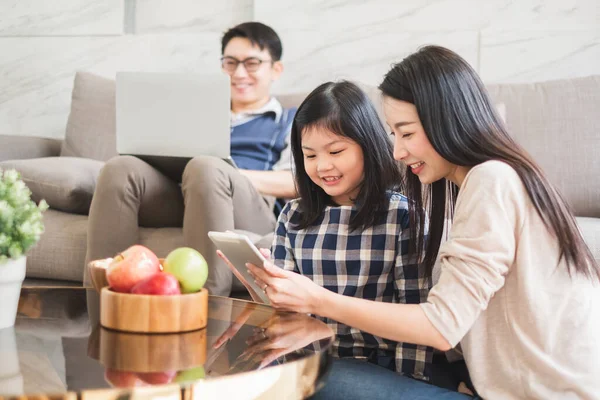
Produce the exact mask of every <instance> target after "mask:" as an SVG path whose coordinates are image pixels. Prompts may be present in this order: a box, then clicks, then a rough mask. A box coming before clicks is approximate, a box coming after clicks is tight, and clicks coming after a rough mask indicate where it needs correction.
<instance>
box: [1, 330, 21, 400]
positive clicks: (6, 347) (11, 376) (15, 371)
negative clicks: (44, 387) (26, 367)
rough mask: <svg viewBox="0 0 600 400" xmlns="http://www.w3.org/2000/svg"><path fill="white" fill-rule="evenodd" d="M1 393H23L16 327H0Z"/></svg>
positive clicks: (14, 394) (13, 394)
mask: <svg viewBox="0 0 600 400" xmlns="http://www.w3.org/2000/svg"><path fill="white" fill-rule="evenodd" d="M0 360H2V361H0V395H2V396H6V395H12V396H16V395H21V394H23V375H22V374H21V370H20V367H19V351H18V349H17V340H16V336H15V328H13V327H10V328H4V329H0Z"/></svg>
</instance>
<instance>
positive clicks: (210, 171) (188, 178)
mask: <svg viewBox="0 0 600 400" xmlns="http://www.w3.org/2000/svg"><path fill="white" fill-rule="evenodd" d="M234 172H236V171H235V169H234V168H233V167H232V166H231V165H229V164H228V163H227V162H226V161H224V160H222V159H220V158H218V157H212V156H199V157H194V158H192V159H191V160H190V162H188V164H187V165H186V167H185V170H184V171H183V179H182V182H183V185H184V187H196V186H199V187H204V186H205V185H214V184H221V185H223V184H225V185H228V184H229V183H228V182H229V181H230V179H229V176H230V174H231V173H234Z"/></svg>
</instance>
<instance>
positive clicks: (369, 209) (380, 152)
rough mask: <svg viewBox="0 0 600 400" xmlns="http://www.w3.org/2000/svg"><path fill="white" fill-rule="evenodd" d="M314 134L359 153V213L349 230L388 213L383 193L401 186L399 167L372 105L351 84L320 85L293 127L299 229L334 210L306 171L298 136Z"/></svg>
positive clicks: (292, 143) (292, 141)
mask: <svg viewBox="0 0 600 400" xmlns="http://www.w3.org/2000/svg"><path fill="white" fill-rule="evenodd" d="M314 128H322V129H326V130H328V131H330V132H332V133H334V134H336V135H339V136H343V137H346V138H348V139H350V140H352V141H354V142H356V143H358V145H359V146H360V147H361V149H362V151H363V156H364V179H363V182H362V184H361V187H360V191H359V193H358V195H357V197H356V199H355V204H356V207H357V212H356V214H355V215H354V217H353V219H352V220H351V221H350V228H351V229H365V228H367V227H370V226H373V225H374V224H375V222H376V220H377V216H378V215H379V214H380V213H382V212H386V211H387V208H388V205H389V201H388V195H387V193H386V191H387V190H390V189H392V190H393V189H397V188H398V187H399V185H400V182H401V175H400V167H399V165H398V163H397V162H396V161H395V160H394V157H393V146H392V143H391V141H390V139H389V138H388V136H387V133H386V131H385V129H384V127H383V124H382V122H381V120H380V118H379V116H378V115H377V111H376V110H375V106H374V105H373V103H372V102H371V100H370V99H369V98H368V96H367V95H366V94H365V93H364V92H363V91H362V90H361V89H360V88H359V87H358V86H357V85H355V84H354V83H352V82H348V81H339V82H327V83H324V84H322V85H320V86H319V87H317V88H316V89H315V90H313V91H312V92H311V93H310V94H309V95H308V97H306V99H305V100H304V101H303V102H302V104H301V105H300V107H299V108H298V111H297V112H296V116H295V117H294V122H293V124H292V133H291V149H292V154H293V157H294V163H295V169H296V171H295V176H296V190H297V191H298V193H299V195H300V209H301V211H302V212H301V215H302V217H301V221H300V223H299V225H298V227H299V229H303V228H306V227H308V226H310V225H312V224H314V223H315V222H316V221H317V220H318V218H319V216H320V215H321V214H322V213H323V210H324V209H325V207H326V206H328V205H331V204H332V201H331V198H330V197H329V195H327V194H326V193H325V192H324V191H323V189H321V188H320V187H319V186H318V185H316V184H315V183H314V182H313V181H312V180H311V179H310V177H309V176H308V174H307V173H306V171H305V169H304V154H303V152H302V134H303V133H304V132H306V131H307V130H309V129H314Z"/></svg>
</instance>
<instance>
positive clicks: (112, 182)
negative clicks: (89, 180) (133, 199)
mask: <svg viewBox="0 0 600 400" xmlns="http://www.w3.org/2000/svg"><path fill="white" fill-rule="evenodd" d="M144 164H145V163H144V161H142V160H140V159H139V158H137V157H133V156H117V157H113V158H111V159H110V160H108V161H107V162H106V164H105V165H104V167H102V170H101V171H100V175H99V176H98V182H97V185H96V187H97V188H101V190H125V189H126V188H127V187H128V186H132V185H133V186H135V185H136V183H137V181H138V180H139V179H140V178H141V174H140V173H139V171H140V169H141V168H142V167H143V166H144Z"/></svg>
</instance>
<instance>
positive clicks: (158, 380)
mask: <svg viewBox="0 0 600 400" xmlns="http://www.w3.org/2000/svg"><path fill="white" fill-rule="evenodd" d="M175 375H177V371H163V372H138V376H139V377H140V379H141V380H143V381H144V382H147V383H149V384H151V385H164V384H166V383H171V381H172V380H173V378H174V377H175Z"/></svg>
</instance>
